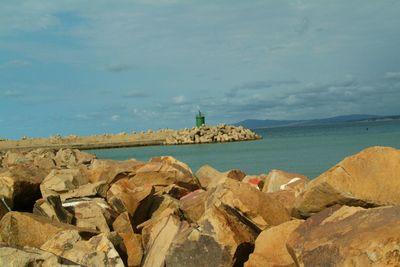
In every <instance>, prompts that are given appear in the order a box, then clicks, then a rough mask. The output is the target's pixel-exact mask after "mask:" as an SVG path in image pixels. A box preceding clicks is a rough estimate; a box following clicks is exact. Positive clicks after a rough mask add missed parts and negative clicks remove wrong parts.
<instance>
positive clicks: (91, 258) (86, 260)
mask: <svg viewBox="0 0 400 267" xmlns="http://www.w3.org/2000/svg"><path fill="white" fill-rule="evenodd" d="M41 249H42V250H45V251H48V252H51V253H53V254H55V255H57V256H60V257H63V258H65V259H68V260H70V261H73V262H76V263H79V264H80V265H83V266H93V267H97V266H100V267H103V266H104V267H105V266H115V267H123V266H124V263H123V261H122V259H121V257H120V256H119V254H118V252H117V250H116V249H115V247H114V245H113V244H112V242H111V241H110V240H109V239H108V236H107V235H106V234H99V235H97V236H93V237H92V238H90V239H89V240H87V241H85V240H83V239H82V238H81V236H80V235H79V233H78V232H77V231H73V230H67V231H62V232H59V233H56V234H55V235H53V236H52V237H51V238H50V239H49V240H48V241H47V242H46V243H44V244H43V245H42V246H41Z"/></svg>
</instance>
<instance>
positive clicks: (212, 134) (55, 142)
mask: <svg viewBox="0 0 400 267" xmlns="http://www.w3.org/2000/svg"><path fill="white" fill-rule="evenodd" d="M261 138H262V137H261V136H260V135H258V134H256V133H254V132H253V131H251V130H249V129H245V128H243V127H241V126H239V127H237V126H232V125H226V124H220V125H217V126H208V125H203V126H201V127H199V128H197V127H194V128H191V129H183V130H172V129H160V130H157V131H152V130H148V131H146V132H143V131H142V132H131V133H127V132H121V133H118V134H100V135H91V136H76V135H70V136H61V135H54V136H50V137H48V138H29V137H23V138H22V139H21V140H7V139H0V151H7V150H10V149H20V150H32V149H36V148H48V149H61V148H70V149H81V150H83V149H99V148H118V147H136V146H157V145H177V144H202V143H217V142H234V141H249V140H256V139H261Z"/></svg>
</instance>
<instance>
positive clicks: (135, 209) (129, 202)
mask: <svg viewBox="0 0 400 267" xmlns="http://www.w3.org/2000/svg"><path fill="white" fill-rule="evenodd" d="M153 196H154V188H153V186H151V185H145V186H141V187H136V186H135V185H132V183H130V180H128V179H121V180H119V181H118V182H116V183H114V184H113V185H112V186H111V187H110V189H109V190H108V192H107V202H108V203H109V204H110V205H111V207H113V208H114V209H115V210H116V211H118V212H119V213H122V212H124V211H127V212H128V213H129V215H130V216H131V217H132V222H133V224H134V225H135V226H137V225H139V224H141V223H142V222H144V221H146V220H147V219H148V218H149V217H148V211H149V209H150V207H151V204H152V202H153Z"/></svg>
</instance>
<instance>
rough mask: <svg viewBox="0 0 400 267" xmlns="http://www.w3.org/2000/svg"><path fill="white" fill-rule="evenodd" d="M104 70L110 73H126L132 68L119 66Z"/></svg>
mask: <svg viewBox="0 0 400 267" xmlns="http://www.w3.org/2000/svg"><path fill="white" fill-rule="evenodd" d="M106 69H107V70H108V71H110V72H124V71H128V70H130V69H132V66H130V65H124V64H120V65H112V66H109V67H107V68H106Z"/></svg>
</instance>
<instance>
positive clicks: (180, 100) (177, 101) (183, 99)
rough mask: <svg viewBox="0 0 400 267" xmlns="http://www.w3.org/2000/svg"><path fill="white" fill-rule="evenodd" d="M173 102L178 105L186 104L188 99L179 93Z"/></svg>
mask: <svg viewBox="0 0 400 267" xmlns="http://www.w3.org/2000/svg"><path fill="white" fill-rule="evenodd" d="M172 102H173V103H174V104H177V105H182V104H186V103H187V102H188V101H187V99H186V97H185V96H183V95H179V96H175V97H173V98H172Z"/></svg>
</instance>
